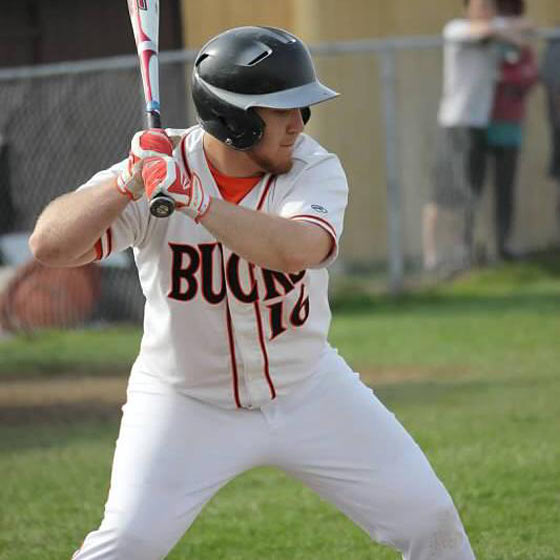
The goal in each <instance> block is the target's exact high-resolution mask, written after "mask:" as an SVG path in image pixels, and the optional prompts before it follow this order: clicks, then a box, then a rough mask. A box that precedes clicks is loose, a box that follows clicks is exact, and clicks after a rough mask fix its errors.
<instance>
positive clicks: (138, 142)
mask: <svg viewBox="0 0 560 560" xmlns="http://www.w3.org/2000/svg"><path fill="white" fill-rule="evenodd" d="M172 153H173V143H172V141H171V139H170V138H169V136H167V134H166V133H165V131H164V130H162V129H160V128H151V129H149V130H140V131H139V132H137V133H136V134H135V135H134V136H133V137H132V141H131V143H130V155H129V156H128V161H127V164H126V169H125V170H124V171H123V172H122V173H121V174H120V175H119V176H118V177H117V188H118V190H119V192H121V193H122V194H124V195H125V196H127V197H128V198H129V199H130V200H139V199H140V198H142V196H143V195H144V184H143V182H142V175H141V170H142V165H141V164H140V162H141V161H142V160H144V159H145V158H148V157H153V156H161V155H167V156H171V155H172Z"/></svg>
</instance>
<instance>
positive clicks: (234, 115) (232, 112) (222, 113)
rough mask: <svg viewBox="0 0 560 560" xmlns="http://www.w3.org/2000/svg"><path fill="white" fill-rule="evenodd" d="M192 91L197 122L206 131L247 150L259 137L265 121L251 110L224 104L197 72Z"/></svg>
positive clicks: (224, 141) (240, 148) (230, 144)
mask: <svg viewBox="0 0 560 560" xmlns="http://www.w3.org/2000/svg"><path fill="white" fill-rule="evenodd" d="M192 90H193V100H194V102H195V106H196V110H197V113H198V119H199V122H200V123H201V124H202V126H203V128H204V130H206V131H207V132H208V133H209V134H211V135H212V136H214V137H215V138H217V139H218V140H220V141H221V142H223V143H224V144H226V145H228V146H231V147H232V148H235V149H236V150H248V149H249V148H251V147H252V146H254V145H255V144H256V143H257V142H258V141H259V140H260V139H261V138H262V135H263V133H264V121H263V120H262V119H261V118H260V117H259V115H258V114H257V112H256V111H255V110H254V109H249V110H247V111H244V110H243V109H239V108H238V107H235V106H234V105H231V104H229V103H226V102H225V101H223V100H222V99H220V98H219V97H217V96H215V95H213V94H212V92H211V91H210V90H209V89H208V88H207V87H206V86H205V84H204V82H203V81H202V80H200V79H199V78H198V76H196V75H195V77H194V79H193V82H192Z"/></svg>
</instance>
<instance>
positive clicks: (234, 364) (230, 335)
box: [226, 299, 241, 408]
mask: <svg viewBox="0 0 560 560" xmlns="http://www.w3.org/2000/svg"><path fill="white" fill-rule="evenodd" d="M226 323H227V332H228V343H229V355H230V358H231V374H232V380H233V398H234V399H235V406H237V408H241V400H240V398H239V376H238V373H237V361H236V357H235V343H234V341H233V329H232V326H231V313H230V311H229V304H228V302H227V299H226Z"/></svg>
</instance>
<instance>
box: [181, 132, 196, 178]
mask: <svg viewBox="0 0 560 560" xmlns="http://www.w3.org/2000/svg"><path fill="white" fill-rule="evenodd" d="M195 130H196V129H195ZM191 132H192V130H191V131H190V132H189V133H188V134H185V136H183V139H182V140H181V157H182V159H183V164H184V166H185V171H186V173H187V177H188V178H189V181H190V180H191V175H192V174H191V168H190V167H189V160H188V159H187V138H188V137H189V135H190V134H191Z"/></svg>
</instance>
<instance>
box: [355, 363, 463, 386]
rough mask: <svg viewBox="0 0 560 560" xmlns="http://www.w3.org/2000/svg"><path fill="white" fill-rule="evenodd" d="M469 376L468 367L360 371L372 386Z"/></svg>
mask: <svg viewBox="0 0 560 560" xmlns="http://www.w3.org/2000/svg"><path fill="white" fill-rule="evenodd" d="M468 374H469V369H468V368H467V367H458V366H447V365H446V366H416V365H410V366H408V365H402V366H379V367H375V368H369V369H366V370H360V378H361V379H362V381H363V382H364V383H367V384H368V385H372V386H376V385H377V386H379V385H392V384H395V383H402V382H405V381H425V380H429V379H459V378H461V377H466V376H467V375H468Z"/></svg>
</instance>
